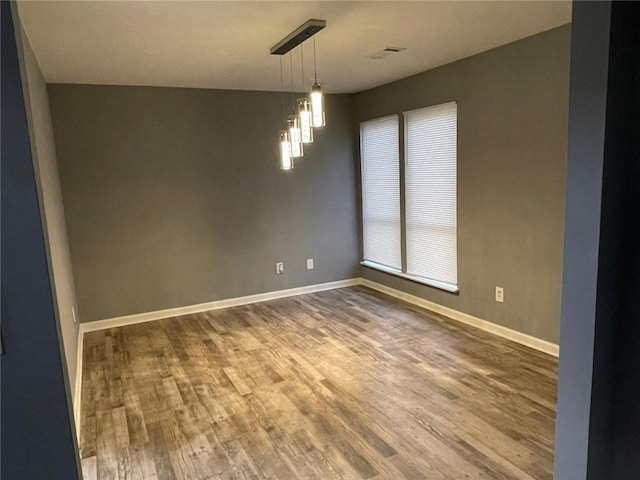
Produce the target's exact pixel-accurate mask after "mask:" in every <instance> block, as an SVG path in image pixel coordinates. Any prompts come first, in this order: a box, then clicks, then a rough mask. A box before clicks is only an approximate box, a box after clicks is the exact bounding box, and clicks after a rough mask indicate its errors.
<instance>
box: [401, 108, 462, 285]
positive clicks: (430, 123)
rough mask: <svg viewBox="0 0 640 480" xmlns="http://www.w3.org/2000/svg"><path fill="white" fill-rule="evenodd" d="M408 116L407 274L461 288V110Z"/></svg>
mask: <svg viewBox="0 0 640 480" xmlns="http://www.w3.org/2000/svg"><path fill="white" fill-rule="evenodd" d="M404 115H405V142H406V144H405V160H406V164H405V178H406V183H405V187H406V190H405V210H406V212H405V214H406V242H407V247H406V248H407V274H408V275H415V276H418V277H423V278H426V279H430V280H436V281H438V282H444V283H446V284H450V285H457V283H458V268H457V245H456V244H457V241H456V236H457V235H456V230H457V228H456V223H457V220H456V216H457V215H456V210H457V207H456V163H457V148H456V143H457V105H456V103H455V102H450V103H445V104H442V105H436V106H433V107H427V108H421V109H419V110H412V111H410V112H405V114H404Z"/></svg>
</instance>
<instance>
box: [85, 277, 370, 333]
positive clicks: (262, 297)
mask: <svg viewBox="0 0 640 480" xmlns="http://www.w3.org/2000/svg"><path fill="white" fill-rule="evenodd" d="M359 284H360V278H349V279H347V280H338V281H337V282H329V283H319V284H316V285H308V286H306V287H297V288H289V289H287V290H276V291H275V292H266V293H258V294H255V295H248V296H246V297H235V298H227V299H224V300H216V301H214V302H207V303H200V304H197V305H189V306H186V307H177V308H168V309H166V310H158V311H155V312H147V313H137V314H135V315H126V316H123V317H115V318H108V319H106V320H97V321H95V322H88V323H83V324H81V327H83V329H84V331H85V332H93V331H96V330H104V329H105V328H114V327H122V326H125V325H133V324H135V323H144V322H149V321H151V320H160V319H162V318H169V317H178V316H180V315H190V314H192V313H201V312H208V311H209V310H219V309H221V308H229V307H237V306H240V305H248V304H250V303H257V302H266V301H267V300H275V299H277V298H285V297H293V296H295V295H303V294H305V293H313V292H322V291H323V290H333V289H334V288H343V287H350V286H353V285H359Z"/></svg>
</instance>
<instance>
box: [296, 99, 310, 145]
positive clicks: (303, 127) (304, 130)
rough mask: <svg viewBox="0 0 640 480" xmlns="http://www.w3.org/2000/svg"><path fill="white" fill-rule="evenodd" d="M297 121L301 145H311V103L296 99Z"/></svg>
mask: <svg viewBox="0 0 640 480" xmlns="http://www.w3.org/2000/svg"><path fill="white" fill-rule="evenodd" d="M298 119H299V121H300V136H301V139H302V143H313V126H312V125H311V102H309V100H307V99H306V98H300V99H298Z"/></svg>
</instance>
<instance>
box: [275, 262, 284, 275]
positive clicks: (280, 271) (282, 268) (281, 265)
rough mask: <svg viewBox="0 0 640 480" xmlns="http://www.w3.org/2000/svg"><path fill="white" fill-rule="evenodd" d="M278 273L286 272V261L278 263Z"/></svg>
mask: <svg viewBox="0 0 640 480" xmlns="http://www.w3.org/2000/svg"><path fill="white" fill-rule="evenodd" d="M276 273H277V274H278V275H282V274H283V273H284V262H278V263H276Z"/></svg>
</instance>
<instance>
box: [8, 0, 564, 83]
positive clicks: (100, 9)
mask: <svg viewBox="0 0 640 480" xmlns="http://www.w3.org/2000/svg"><path fill="white" fill-rule="evenodd" d="M18 6H19V14H20V17H21V19H22V21H23V24H24V27H25V30H26V32H27V35H28V37H29V40H30V42H31V44H32V46H33V49H34V51H35V53H36V56H37V58H38V61H39V63H40V67H41V68H42V70H43V74H44V76H45V79H46V80H47V81H48V82H51V83H89V84H112V85H155V86H175V87H199V88H222V89H241V90H279V89H280V70H279V58H280V57H277V56H272V55H270V54H269V49H270V48H271V47H272V46H273V45H274V44H276V43H277V42H278V41H279V40H280V39H281V38H283V37H284V36H286V35H287V34H288V33H289V32H290V31H292V30H294V29H295V28H296V27H298V26H299V25H300V24H302V23H304V22H305V21H306V20H307V19H309V18H319V19H324V20H326V21H327V27H326V28H325V29H324V30H323V31H321V32H320V33H318V34H317V35H316V45H317V58H318V76H319V77H320V78H321V80H323V81H324V82H325V84H326V87H327V91H328V92H331V93H352V92H357V91H361V90H365V89H367V88H371V87H374V86H377V85H382V84H384V83H388V82H390V81H393V80H397V79H399V78H403V77H406V76H409V75H412V74H415V73H418V72H422V71H425V70H428V69H430V68H434V67H437V66H439V65H443V64H446V63H449V62H452V61H455V60H458V59H461V58H464V57H468V56H470V55H473V54H476V53H479V52H482V51H485V50H489V49H491V48H494V47H497V46H499V45H504V44H506V43H510V42H513V41H515V40H518V39H520V38H524V37H527V36H530V35H533V34H535V33H539V32H542V31H545V30H549V29H551V28H554V27H557V26H560V25H563V24H566V23H569V22H570V21H571V3H570V2H569V1H533V2H522V1H511V2H485V1H472V2H460V1H446V2H429V1H413V2H404V1H351V2H332V1H277V2H271V1H208V2H206V1H201V2H191V1H189V2H187V1H141V2H132V1H129V2H114V1H94V2H57V1H47V2H31V1H29V2H20V3H19V5H18ZM386 46H394V47H406V48H407V50H406V51H403V52H400V53H395V54H392V55H390V56H388V57H386V58H384V59H381V60H373V59H370V58H367V57H368V56H369V55H371V54H373V53H375V52H377V51H380V50H382V49H383V48H385V47H386ZM312 51H313V50H312V42H311V41H307V42H306V43H305V44H304V55H305V66H306V67H305V68H306V72H305V77H307V78H311V76H312V75H311V73H312V72H311V70H312V63H311V60H312ZM294 52H295V54H294V57H293V64H294V74H295V79H296V89H298V90H302V87H301V86H300V85H301V72H300V65H301V63H300V53H299V49H296V50H295V51H294ZM284 60H285V66H286V67H287V68H288V65H289V59H288V57H284ZM285 78H286V79H288V78H289V75H288V73H285ZM305 89H306V86H305Z"/></svg>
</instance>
